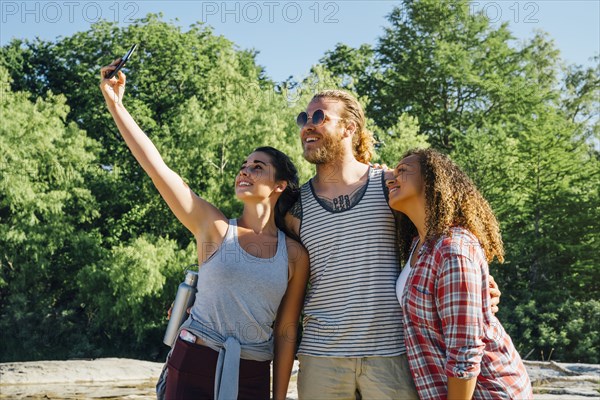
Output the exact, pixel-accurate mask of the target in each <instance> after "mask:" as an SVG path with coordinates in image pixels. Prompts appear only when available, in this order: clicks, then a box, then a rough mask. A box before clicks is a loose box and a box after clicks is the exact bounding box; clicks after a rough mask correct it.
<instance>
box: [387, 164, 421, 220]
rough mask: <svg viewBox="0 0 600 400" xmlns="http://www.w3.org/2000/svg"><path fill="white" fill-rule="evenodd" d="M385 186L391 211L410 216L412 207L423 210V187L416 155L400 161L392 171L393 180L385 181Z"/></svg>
mask: <svg viewBox="0 0 600 400" xmlns="http://www.w3.org/2000/svg"><path fill="white" fill-rule="evenodd" d="M386 186H387V188H388V190H389V200H388V201H389V205H390V207H391V208H392V209H394V210H396V211H401V212H403V213H405V214H411V212H410V211H411V209H414V207H423V209H424V208H425V186H424V184H423V177H422V176H421V166H420V163H419V156H418V155H411V156H408V157H406V158H404V159H402V160H401V161H400V162H399V163H398V165H397V166H396V168H395V169H394V179H389V180H387V181H386Z"/></svg>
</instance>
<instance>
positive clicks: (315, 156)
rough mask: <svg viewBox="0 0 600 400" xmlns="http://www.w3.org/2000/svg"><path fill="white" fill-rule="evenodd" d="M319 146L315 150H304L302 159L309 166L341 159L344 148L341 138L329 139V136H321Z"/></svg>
mask: <svg viewBox="0 0 600 400" xmlns="http://www.w3.org/2000/svg"><path fill="white" fill-rule="evenodd" d="M320 141H321V145H320V146H319V147H318V148H316V149H311V150H308V151H307V150H306V148H304V153H303V155H304V159H305V160H306V161H308V162H309V163H311V164H317V165H318V164H327V163H330V162H332V161H335V160H339V159H341V158H342V156H343V154H344V146H343V145H342V137H341V135H339V136H338V137H331V136H329V135H322V136H321V140H320Z"/></svg>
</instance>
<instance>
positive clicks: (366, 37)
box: [0, 0, 600, 81]
mask: <svg viewBox="0 0 600 400" xmlns="http://www.w3.org/2000/svg"><path fill="white" fill-rule="evenodd" d="M399 4H400V3H399V2H397V1H367V0H360V1H319V2H317V1H312V0H311V1H271V0H264V1H263V0H259V1H190V0H188V1H169V2H166V1H112V0H109V1H75V0H65V1H60V0H59V1H5V0H2V1H0V12H1V13H0V22H1V24H0V44H6V43H7V42H8V41H10V40H11V39H12V38H27V39H32V38H34V37H36V36H39V37H40V38H42V39H45V40H53V39H55V38H56V37H57V36H59V35H62V36H68V35H71V34H72V33H74V32H77V31H82V30H86V29H88V27H89V26H90V24H91V23H92V22H94V21H97V20H98V19H100V18H103V19H106V20H109V21H116V22H118V23H120V24H127V23H128V22H130V21H131V20H132V19H135V18H139V17H143V16H145V15H146V14H147V13H149V12H155V13H157V12H162V13H163V14H164V16H165V20H176V19H177V20H178V21H177V23H178V24H179V25H181V26H183V27H188V26H189V25H190V24H192V23H193V22H197V21H203V22H206V23H207V24H208V25H210V26H212V27H213V28H214V30H215V33H217V34H220V35H224V36H225V37H227V38H228V39H230V40H231V41H233V42H234V43H236V44H237V45H239V46H240V47H241V48H254V49H256V50H258V51H259V55H258V57H257V60H258V63H259V64H261V65H263V66H265V67H266V70H267V74H268V75H269V76H270V77H271V78H272V79H274V80H276V81H281V80H284V79H286V78H287V77H288V76H290V75H293V76H296V77H303V76H305V75H306V74H307V73H308V70H309V68H310V66H311V65H312V64H315V63H316V62H318V60H319V58H321V57H322V56H323V54H324V53H325V51H326V50H330V49H333V47H334V46H335V44H336V43H339V42H342V43H346V44H348V45H350V46H358V45H360V44H362V43H371V44H375V43H376V40H377V38H378V37H379V36H380V35H382V33H383V27H384V26H386V25H387V21H386V18H385V16H386V15H387V14H388V13H389V12H390V11H391V10H392V8H393V7H394V6H397V5H399ZM472 8H473V9H477V10H484V11H485V12H486V14H487V15H488V16H489V17H490V18H491V19H492V20H493V21H497V22H500V21H508V22H509V24H510V29H511V31H512V32H513V33H514V35H515V36H516V37H517V39H518V40H525V39H527V38H531V37H532V36H533V32H534V31H535V30H543V31H545V32H548V33H549V34H550V36H551V37H552V38H553V39H554V40H555V42H556V45H557V47H558V48H559V49H560V51H561V54H562V57H563V59H564V60H565V61H566V62H568V63H576V64H584V65H588V66H589V65H592V62H591V61H590V58H591V57H592V56H594V55H596V54H598V53H600V0H536V1H515V0H508V1H503V0H496V1H487V0H479V1H473V2H472Z"/></svg>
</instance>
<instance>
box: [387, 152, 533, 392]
mask: <svg viewBox="0 0 600 400" xmlns="http://www.w3.org/2000/svg"><path fill="white" fill-rule="evenodd" d="M386 183H387V187H388V189H389V204H390V207H391V208H393V209H394V210H397V211H400V213H399V215H398V219H399V221H398V230H399V232H400V233H399V241H400V257H401V259H403V260H404V262H406V267H405V268H404V269H403V270H402V273H401V275H400V277H399V278H398V282H397V286H396V292H397V295H398V300H399V301H400V304H401V305H402V308H403V311H404V322H405V325H406V328H405V329H406V335H405V337H406V347H407V354H408V359H409V364H410V369H411V372H412V374H413V378H414V381H415V385H416V387H417V391H418V393H419V397H420V398H421V399H435V400H438V399H445V398H448V399H470V398H475V399H530V398H532V390H531V383H530V381H529V377H528V375H527V371H526V370H525V367H524V365H523V362H522V361H521V358H520V356H519V354H518V353H517V351H516V349H515V347H514V345H513V343H512V341H511V339H510V337H509V336H508V334H507V333H506V332H505V331H504V328H503V327H502V325H501V324H500V322H499V321H498V319H497V318H496V317H495V316H494V315H493V314H492V312H491V308H490V305H489V301H490V296H489V293H488V292H489V287H488V281H489V271H488V262H490V261H492V260H493V259H494V257H496V258H498V260H499V261H500V262H503V261H504V250H503V246H502V238H501V236H500V231H499V227H498V221H497V220H496V217H495V216H494V214H493V212H492V210H491V208H490V205H489V204H488V202H487V201H486V200H485V199H484V198H483V196H482V195H481V194H480V193H479V191H478V190H477V188H476V187H475V185H474V184H473V182H472V181H471V180H470V179H469V178H468V177H467V176H466V175H465V173H464V172H462V171H461V170H460V169H459V168H458V167H457V166H456V164H454V163H453V162H452V161H451V160H450V159H449V158H448V157H447V156H445V155H443V154H441V153H439V152H437V151H435V150H431V149H427V150H411V151H409V152H408V153H407V154H405V156H404V157H403V158H402V160H401V161H400V163H399V164H398V166H397V167H396V168H395V170H394V179H391V180H388V181H387V182H386Z"/></svg>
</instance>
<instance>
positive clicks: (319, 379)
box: [298, 354, 419, 400]
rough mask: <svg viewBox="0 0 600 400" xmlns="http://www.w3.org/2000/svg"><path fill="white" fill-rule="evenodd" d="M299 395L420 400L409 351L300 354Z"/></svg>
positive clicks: (310, 399) (305, 398) (313, 399)
mask: <svg viewBox="0 0 600 400" xmlns="http://www.w3.org/2000/svg"><path fill="white" fill-rule="evenodd" d="M298 360H299V361H300V370H299V371H298V398H299V399H300V400H317V399H319V400H320V399H328V400H329V399H336V400H342V399H344V400H355V399H357V398H362V399H365V400H372V399H373V400H378V399H394V400H404V399H407V400H417V399H418V398H419V396H418V395H417V390H416V389H415V384H414V382H413V379H412V375H411V373H410V370H409V368H408V360H407V358H406V355H405V354H403V355H401V356H395V357H362V358H356V357H348V358H346V357H344V358H338V357H314V356H307V355H302V354H300V355H298Z"/></svg>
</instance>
